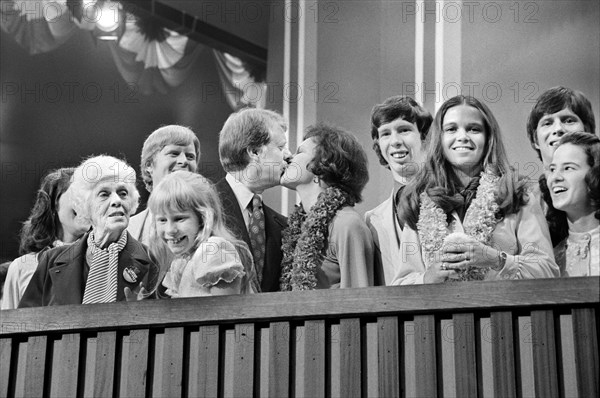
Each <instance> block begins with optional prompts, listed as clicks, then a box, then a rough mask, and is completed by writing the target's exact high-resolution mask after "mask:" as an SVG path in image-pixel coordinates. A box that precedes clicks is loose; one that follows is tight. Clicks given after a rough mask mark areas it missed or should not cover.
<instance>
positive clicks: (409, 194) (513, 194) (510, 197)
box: [399, 95, 527, 230]
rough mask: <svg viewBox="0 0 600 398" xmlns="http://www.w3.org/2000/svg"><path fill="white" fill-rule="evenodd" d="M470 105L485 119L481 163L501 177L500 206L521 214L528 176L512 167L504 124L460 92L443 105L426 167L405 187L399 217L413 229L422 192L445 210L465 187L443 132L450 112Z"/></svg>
mask: <svg viewBox="0 0 600 398" xmlns="http://www.w3.org/2000/svg"><path fill="white" fill-rule="evenodd" d="M460 105H467V106H471V107H473V108H475V109H477V110H478V111H479V113H480V114H481V117H482V119H483V122H484V127H485V132H486V143H485V148H484V152H483V158H482V159H481V162H480V164H479V165H478V166H480V167H481V169H482V170H485V169H488V170H491V171H492V172H493V173H494V174H496V175H497V176H499V177H500V181H499V182H498V185H499V190H498V191H499V192H498V199H497V201H498V206H499V207H500V211H501V213H502V214H503V215H508V214H513V213H517V212H518V211H519V210H520V208H521V207H522V206H523V205H525V203H526V200H527V199H526V189H527V179H526V178H522V177H519V176H518V175H517V174H516V172H515V171H514V170H513V169H512V168H511V166H510V164H509V162H508V156H507V154H506V149H505V147H504V143H503V140H502V135H501V132H500V126H499V125H498V121H497V120H496V118H495V117H494V114H493V113H492V111H491V110H490V108H488V107H487V105H485V104H484V103H482V102H481V101H479V100H478V99H476V98H474V97H470V96H463V95H457V96H456V97H452V98H450V99H449V100H447V101H446V102H444V103H443V104H442V106H441V107H440V109H439V110H438V112H437V113H436V115H435V119H434V121H433V124H432V126H431V132H430V133H429V137H428V138H427V156H426V160H425V167H422V168H421V169H420V171H419V172H418V173H417V175H416V176H415V178H414V179H413V183H411V184H409V185H408V186H407V187H406V188H405V193H404V195H405V199H406V200H403V201H402V202H401V204H400V208H399V217H400V219H401V220H402V221H403V222H405V223H406V224H408V225H409V226H410V227H411V228H413V229H415V230H416V229H417V222H418V219H419V208H420V199H419V197H420V194H421V193H422V192H427V193H428V194H429V196H430V197H431V199H432V200H433V201H434V202H435V203H436V205H438V206H439V207H441V208H442V209H443V210H444V211H445V212H447V211H448V210H449V208H450V207H452V204H453V201H452V197H453V196H454V195H455V194H456V193H458V192H459V191H460V189H461V187H460V180H459V178H458V176H457V174H456V172H455V171H454V167H453V166H452V165H451V164H450V162H449V161H448V159H446V156H445V155H444V148H443V145H442V135H443V133H444V129H443V123H444V117H445V116H446V112H447V111H448V110H449V109H450V108H453V107H455V106H460Z"/></svg>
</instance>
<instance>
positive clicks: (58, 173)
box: [19, 168, 75, 255]
mask: <svg viewBox="0 0 600 398" xmlns="http://www.w3.org/2000/svg"><path fill="white" fill-rule="evenodd" d="M74 171H75V169H74V168H62V169H57V170H52V171H50V172H49V173H48V174H47V175H46V176H45V177H44V178H43V179H42V184H41V186H40V189H39V190H38V192H37V198H36V200H35V204H34V205H33V208H32V209H31V213H30V215H29V218H28V219H27V221H25V223H24V224H23V227H22V228H21V234H20V239H21V242H20V244H19V253H20V254H21V255H23V254H27V253H31V252H39V251H41V250H43V249H44V248H46V247H48V246H51V245H52V243H53V242H54V241H55V240H57V239H60V236H59V235H60V231H61V228H62V226H61V223H60V220H59V219H58V199H59V198H60V196H61V195H62V194H64V193H65V192H66V191H67V189H68V188H69V186H70V185H71V177H72V176H73V172H74Z"/></svg>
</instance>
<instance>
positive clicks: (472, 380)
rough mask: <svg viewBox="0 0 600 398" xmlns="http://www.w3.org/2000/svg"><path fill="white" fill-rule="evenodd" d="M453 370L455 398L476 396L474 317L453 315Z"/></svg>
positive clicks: (471, 315)
mask: <svg viewBox="0 0 600 398" xmlns="http://www.w3.org/2000/svg"><path fill="white" fill-rule="evenodd" d="M452 320H453V322H454V369H455V375H456V376H455V377H456V396H457V397H476V396H477V353H476V351H475V350H476V348H475V317H474V316H473V314H454V315H452Z"/></svg>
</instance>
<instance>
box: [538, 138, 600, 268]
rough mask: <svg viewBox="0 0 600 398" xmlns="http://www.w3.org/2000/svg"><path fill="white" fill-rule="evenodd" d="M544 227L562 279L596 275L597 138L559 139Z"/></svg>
mask: <svg viewBox="0 0 600 398" xmlns="http://www.w3.org/2000/svg"><path fill="white" fill-rule="evenodd" d="M548 188H549V189H550V195H551V197H552V203H551V205H550V208H549V210H548V215H547V217H546V218H547V219H548V224H549V226H550V232H551V234H552V239H553V241H554V242H555V243H556V245H555V247H554V254H555V256H556V262H557V263H558V266H559V267H560V272H561V275H562V276H592V275H599V274H600V139H599V138H598V137H597V136H596V135H594V134H590V133H586V132H576V133H569V134H567V135H565V136H563V137H562V139H561V140H560V143H559V145H558V147H557V148H556V151H555V152H554V155H553V157H552V163H550V167H549V171H548Z"/></svg>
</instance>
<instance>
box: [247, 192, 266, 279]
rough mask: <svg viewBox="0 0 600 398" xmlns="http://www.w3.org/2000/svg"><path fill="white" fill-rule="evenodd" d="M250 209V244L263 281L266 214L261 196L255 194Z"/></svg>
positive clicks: (257, 271) (259, 277) (259, 276)
mask: <svg viewBox="0 0 600 398" xmlns="http://www.w3.org/2000/svg"><path fill="white" fill-rule="evenodd" d="M248 210H250V213H251V214H250V224H249V225H248V235H250V245H251V246H252V257H253V258H254V265H255V266H256V273H257V274H258V282H259V283H261V282H262V274H263V267H264V265H265V245H266V239H265V214H264V213H263V209H262V200H261V199H260V196H258V195H254V197H253V198H252V202H251V203H250V204H249V205H248Z"/></svg>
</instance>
